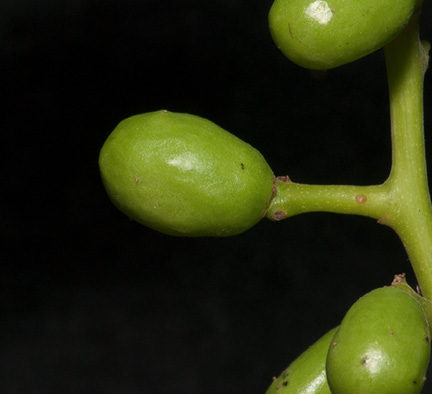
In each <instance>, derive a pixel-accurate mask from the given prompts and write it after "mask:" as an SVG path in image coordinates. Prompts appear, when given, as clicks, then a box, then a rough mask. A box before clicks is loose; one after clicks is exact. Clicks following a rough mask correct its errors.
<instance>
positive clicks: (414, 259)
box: [385, 15, 432, 299]
mask: <svg viewBox="0 0 432 394" xmlns="http://www.w3.org/2000/svg"><path fill="white" fill-rule="evenodd" d="M418 19H419V17H418V15H417V16H415V17H414V18H413V20H412V22H411V24H410V25H409V26H408V28H407V29H406V30H405V31H404V32H403V33H402V34H401V35H400V36H399V37H397V38H396V39H395V40H394V41H392V42H391V43H390V44H388V45H387V46H386V47H385V56H386V64H387V73H388V81H389V93H390V111H391V123H392V146H393V165H392V171H391V174H390V177H389V179H388V181H387V184H388V185H389V186H390V189H391V199H392V201H394V202H395V203H394V205H393V208H392V212H391V213H390V214H389V220H388V223H387V224H388V225H390V226H391V227H392V228H394V229H395V231H396V232H397V233H398V234H399V236H400V238H401V240H402V242H403V244H404V246H405V248H406V250H407V253H408V256H409V258H410V260H411V263H412V265H413V268H414V271H415V273H416V276H417V280H418V282H419V284H420V287H421V289H422V291H423V294H424V295H425V296H426V297H427V298H429V299H431V298H432V210H431V203H430V197H429V190H428V184H427V174H426V159H425V149H424V131H423V77H424V72H425V70H426V65H425V62H426V59H427V54H425V49H424V47H423V45H422V44H421V42H420V40H419V37H418Z"/></svg>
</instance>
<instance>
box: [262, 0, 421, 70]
mask: <svg viewBox="0 0 432 394" xmlns="http://www.w3.org/2000/svg"><path fill="white" fill-rule="evenodd" d="M414 6H415V0H327V1H324V0H275V1H274V3H273V5H272V7H271V9H270V13H269V25H270V32H271V34H272V37H273V40H274V41H275V43H276V45H277V46H278V47H279V48H280V50H281V51H282V52H283V53H284V55H285V56H286V57H288V58H289V59H290V60H291V61H293V62H294V63H296V64H298V65H300V66H302V67H305V68H310V69H317V70H326V69H330V68H334V67H338V66H340V65H343V64H346V63H349V62H352V61H354V60H357V59H359V58H361V57H363V56H365V55H368V54H369V53H372V52H374V51H376V50H377V49H379V48H381V47H383V46H384V45H385V44H387V43H388V42H390V41H391V40H392V39H393V38H394V37H395V36H396V35H397V34H398V33H399V32H400V31H401V30H402V29H403V28H404V27H405V26H406V25H407V23H408V21H409V20H410V17H411V15H412V14H413V11H414Z"/></svg>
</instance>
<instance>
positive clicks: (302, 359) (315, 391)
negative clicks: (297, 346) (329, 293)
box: [266, 328, 337, 394]
mask: <svg viewBox="0 0 432 394" xmlns="http://www.w3.org/2000/svg"><path fill="white" fill-rule="evenodd" d="M336 330H337V328H334V329H333V330H331V331H329V332H328V333H327V334H325V335H324V336H323V337H321V338H320V339H319V340H318V341H317V342H315V343H314V344H313V345H312V346H311V347H310V348H308V349H307V350H306V351H305V352H304V353H302V354H301V355H300V356H299V357H298V358H297V359H296V360H294V361H293V362H292V363H291V364H290V365H289V366H288V368H287V369H285V370H284V371H283V372H282V373H281V374H280V376H279V377H278V378H277V379H275V380H274V381H273V383H272V384H271V386H270V387H269V388H268V390H267V393H266V394H331V392H330V388H329V386H328V384H327V379H326V365H325V364H326V357H327V352H328V349H329V346H330V344H331V341H332V338H333V336H334V334H335V332H336Z"/></svg>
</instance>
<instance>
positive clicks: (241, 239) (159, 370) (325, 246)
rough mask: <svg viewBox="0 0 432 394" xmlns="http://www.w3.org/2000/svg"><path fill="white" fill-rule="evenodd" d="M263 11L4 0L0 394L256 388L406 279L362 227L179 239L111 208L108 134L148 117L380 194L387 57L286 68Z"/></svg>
mask: <svg viewBox="0 0 432 394" xmlns="http://www.w3.org/2000/svg"><path fill="white" fill-rule="evenodd" d="M270 6H271V1H269V0H260V1H258V0H212V1H205V0H201V1H198V0H182V1H176V0H157V1H153V0H135V1H132V0H108V1H107V0H104V1H102V0H99V1H98V0H93V1H90V0H69V1H66V0H65V1H59V0H51V1H48V0H46V1H42V0H27V1H24V0H3V1H2V2H1V4H0V67H1V68H0V69H1V73H0V84H1V86H0V89H1V90H0V91H1V95H0V97H1V98H2V103H1V108H0V111H1V112H0V113H1V119H0V122H1V123H0V124H1V126H2V127H1V132H2V137H1V138H2V144H1V146H2V148H3V149H4V152H3V153H2V158H3V159H4V160H2V166H1V168H2V194H3V196H4V197H5V199H6V201H4V202H3V209H2V215H1V221H0V228H1V233H2V234H1V235H2V239H3V240H4V241H5V243H6V245H5V246H4V247H2V253H4V256H3V258H2V259H1V260H2V263H1V276H0V277H1V286H2V297H1V335H0V341H1V343H0V345H1V352H0V359H1V368H0V386H1V387H2V389H1V391H2V392H4V393H8V394H13V393H63V394H68V393H84V392H91V393H107V394H108V393H123V394H134V393H152V394H159V393H160V394H162V393H164V394H165V393H172V392H175V393H177V394H182V393H188V394H192V393H208V394H213V393H214V394H216V393H219V394H221V393H224V394H231V393H238V392H242V393H249V394H254V393H257V394H263V393H264V392H265V390H266V388H267V386H268V385H269V384H270V383H271V378H272V376H273V375H277V374H278V373H279V372H280V371H281V370H282V369H283V368H284V367H286V365H288V363H289V362H290V361H291V360H292V359H293V358H295V357H296V355H298V354H299V353H300V352H301V351H302V350H304V349H305V348H306V347H307V346H309V345H310V344H311V343H313V342H314V341H315V340H316V339H317V338H318V337H320V336H321V335H322V334H324V332H326V331H327V330H329V329H330V328H332V327H333V326H336V325H337V324H338V323H339V321H340V320H341V318H342V317H343V315H344V313H345V311H346V310H347V309H348V308H349V306H350V305H351V304H352V303H353V302H354V301H355V300H356V299H357V298H358V297H360V296H361V295H363V294H364V293H366V292H367V291H369V290H372V289H373V288H375V287H378V286H382V285H386V284H389V283H390V282H391V280H392V277H393V275H394V274H397V273H401V272H407V273H408V280H409V281H410V282H411V284H412V285H415V278H414V277H413V274H412V273H411V271H410V268H409V262H408V260H407V256H406V254H405V251H404V250H403V248H402V246H401V245H400V242H399V240H398V238H397V236H396V235H395V234H394V233H393V232H392V231H391V230H390V229H388V228H386V227H384V226H380V225H378V224H376V222H375V221H374V220H371V219H368V218H362V217H351V216H340V215H331V214H321V213H317V214H307V215H302V216H298V217H293V218H290V219H289V220H286V221H284V222H279V223H272V222H269V221H263V222H262V223H260V224H258V225H257V226H256V227H255V228H253V229H251V230H249V231H248V232H246V233H244V234H242V235H239V236H236V237H232V238H223V239H206V238H204V239H203V238H198V239H182V238H172V237H168V236H165V235H162V234H159V233H156V232H154V231H151V230H149V229H146V228H145V227H143V226H141V225H138V224H137V223H135V222H131V221H129V220H128V219H127V218H126V217H124V216H123V215H122V214H121V213H120V212H119V211H117V210H116V209H115V208H114V206H113V205H112V204H111V203H110V201H109V200H108V198H107V196H106V194H105V192H104V190H103V187H102V184H101V181H100V177H99V171H98V164H97V161H98V153H99V150H100V148H101V146H102V144H103V142H104V140H105V138H106V137H107V136H108V134H109V133H110V132H111V130H112V129H113V128H114V127H115V126H116V125H117V123H118V122H119V121H121V120H122V119H123V118H126V117H128V116H131V115H134V114H137V113H142V112H148V111H153V110H157V109H162V108H167V109H169V110H171V111H177V112H188V113H193V114H196V115H200V116H203V117H206V118H209V119H211V120H212V121H214V122H215V123H217V124H219V125H220V126H222V127H223V128H225V129H227V130H229V131H231V132H232V133H234V134H236V135H237V136H239V137H240V138H242V139H244V140H246V141H247V142H249V143H250V144H252V145H253V146H255V147H256V148H257V149H259V150H260V151H261V153H262V154H263V155H264V156H265V157H266V159H267V161H268V162H269V164H270V166H271V167H272V168H273V170H274V172H275V173H276V174H277V175H289V176H290V177H291V179H293V180H294V181H297V182H304V183H326V184H330V183H348V184H361V185H366V184H373V183H380V182H383V181H384V180H385V178H386V176H387V174H388V173H389V170H390V136H389V127H390V126H389V114H388V98H387V87H386V80H385V66H384V58H383V54H382V51H379V52H377V53H375V54H373V55H370V56H368V57H366V58H364V59H361V60H359V61H357V62H355V63H352V64H349V65H346V66H343V67H340V68H338V69H336V70H331V71H329V72H327V73H317V72H311V71H308V70H305V69H302V68H300V67H297V66H295V65H294V64H292V63H290V62H289V61H288V60H287V59H285V58H284V57H283V56H282V55H281V53H280V52H279V51H278V50H277V49H276V47H275V45H274V44H273V42H272V40H271V37H270V34H269V32H268V26H267V13H268V10H269V9H270ZM431 10H432V8H431V4H430V2H426V4H425V8H424V18H423V19H424V21H423V26H422V36H423V37H424V38H429V39H432V26H431V25H432V24H431V15H432V11H431ZM426 19H428V21H427V22H425V20H426ZM430 78H431V77H430V75H429V76H427V77H426V81H425V110H426V117H425V126H426V130H427V131H428V132H429V133H427V150H428V156H429V157H430V156H432V155H431V153H432V152H431V144H430V137H429V134H430V131H431V130H432V117H431V115H430V114H431V113H432V111H431V109H432V89H431V87H430V86H431V79H430ZM429 385H430V383H427V384H426V386H425V387H426V390H430V387H429Z"/></svg>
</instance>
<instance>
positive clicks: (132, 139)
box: [99, 111, 274, 236]
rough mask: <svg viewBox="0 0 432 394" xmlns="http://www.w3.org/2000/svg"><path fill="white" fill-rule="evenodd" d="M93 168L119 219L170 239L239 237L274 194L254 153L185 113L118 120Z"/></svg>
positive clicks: (269, 176) (263, 163)
mask: <svg viewBox="0 0 432 394" xmlns="http://www.w3.org/2000/svg"><path fill="white" fill-rule="evenodd" d="M99 166H100V171H101V176H102V180H103V183H104V186H105V188H106V190H107V192H108V195H109V196H110V198H111V200H112V202H113V203H114V204H115V205H116V206H117V207H118V208H119V209H120V210H121V211H122V212H124V213H125V214H126V215H128V216H129V217H130V218H132V219H134V220H136V221H137V222H140V223H142V224H144V225H146V226H148V227H151V228H153V229H155V230H158V231H160V232H162V233H166V234H170V235H178V236H228V235H234V234H238V233H241V232H243V231H245V230H247V229H248V228H250V227H252V226H253V225H255V224H256V223H257V222H258V221H259V220H260V219H261V218H262V217H263V215H264V214H265V212H266V209H267V206H268V204H269V200H270V198H271V196H272V193H273V180H274V176H273V172H272V170H271V169H270V167H269V165H268V164H267V162H266V161H265V160H264V158H263V156H262V155H261V154H260V153H259V152H258V151H257V150H256V149H254V148H253V147H252V146H250V145H249V144H247V143H246V142H244V141H242V140H240V139H239V138H237V137H235V136H234V135H232V134H230V133H228V132H227V131H225V130H223V129H222V128H220V127H219V126H217V125H216V124H214V123H212V122H210V121H208V120H206V119H203V118H200V117H198V116H194V115H189V114H180V113H173V112H168V111H156V112H150V113H146V114H142V115H137V116H133V117H131V118H128V119H126V120H124V121H122V122H121V123H120V124H119V125H118V126H117V127H116V128H115V130H114V131H113V132H112V133H111V135H110V136H109V137H108V139H107V140H106V142H105V144H104V145H103V147H102V149H101V152H100V156H99Z"/></svg>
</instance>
